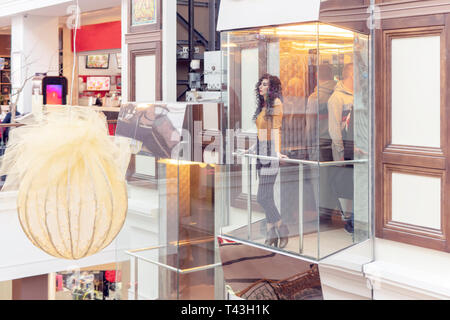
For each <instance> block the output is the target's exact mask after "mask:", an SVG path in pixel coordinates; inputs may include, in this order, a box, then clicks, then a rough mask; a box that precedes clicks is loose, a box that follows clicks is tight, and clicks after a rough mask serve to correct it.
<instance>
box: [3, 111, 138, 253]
mask: <svg viewBox="0 0 450 320" xmlns="http://www.w3.org/2000/svg"><path fill="white" fill-rule="evenodd" d="M113 138H114V137H111V136H109V135H108V131H107V127H106V121H105V117H104V116H103V114H100V113H98V112H95V111H92V110H90V109H88V108H82V107H79V108H76V107H69V108H65V109H64V110H58V111H52V112H49V113H47V114H44V116H43V117H42V119H40V120H39V121H38V123H35V124H32V125H26V126H23V127H20V128H17V129H14V130H13V131H12V132H11V135H10V142H9V144H8V146H7V149H6V153H5V156H4V157H3V161H2V167H1V169H0V174H7V180H6V183H5V189H6V190H14V189H16V190H18V196H17V210H18V214H19V220H20V223H21V226H22V229H23V231H24V232H25V234H26V236H27V237H28V238H29V239H30V240H31V242H32V243H33V244H34V245H35V246H36V247H38V248H40V249H42V250H43V251H45V252H47V253H48V254H50V255H52V256H54V257H58V258H65V259H81V258H83V257H86V256H89V255H92V254H94V253H97V252H99V251H100V250H102V249H103V248H105V247H106V246H108V245H109V244H110V243H111V242H112V241H113V240H114V238H115V237H116V236H117V234H118V233H119V231H120V229H121V228H122V226H123V223H124V221H125V218H126V212H127V204H128V197H127V190H126V181H125V171H126V168H127V165H128V161H129V155H130V153H129V150H128V148H127V145H126V144H121V145H120V146H119V145H118V140H117V139H114V140H113Z"/></svg>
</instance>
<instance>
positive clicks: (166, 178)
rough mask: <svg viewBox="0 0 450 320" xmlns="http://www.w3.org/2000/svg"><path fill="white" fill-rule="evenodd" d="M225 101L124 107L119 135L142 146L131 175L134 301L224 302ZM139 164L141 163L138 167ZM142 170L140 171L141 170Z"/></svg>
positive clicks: (126, 243)
mask: <svg viewBox="0 0 450 320" xmlns="http://www.w3.org/2000/svg"><path fill="white" fill-rule="evenodd" d="M222 113H223V106H222V105H221V104H218V103H205V104H192V103H154V104H141V103H140V104H135V103H130V104H127V105H123V106H122V107H121V111H120V114H119V118H118V125H117V130H116V137H117V136H121V137H127V138H129V139H130V140H129V141H130V143H131V145H133V147H134V148H135V153H136V155H135V163H134V169H133V168H132V167H133V166H130V168H129V172H128V178H127V180H128V192H129V195H128V198H129V210H128V217H127V222H126V226H125V228H126V229H127V231H128V236H127V237H122V238H119V239H118V247H117V252H118V261H128V267H129V272H130V279H131V281H130V289H129V296H128V299H131V300H133V299H135V300H138V299H139V300H140V299H162V300H172V299H183V300H186V299H197V300H198V299H201V300H207V299H223V290H222V291H220V290H218V289H217V288H220V286H221V281H223V277H222V276H220V272H221V263H220V260H219V258H218V254H217V250H216V247H217V240H216V238H215V234H216V233H217V230H216V228H217V226H218V224H217V222H216V221H215V219H216V218H215V215H214V207H215V197H214V196H215V195H214V187H215V185H214V184H215V175H216V163H218V161H217V159H218V158H220V157H221V156H223V152H222V151H221V150H219V149H217V148H216V149H214V148H212V149H211V148H210V149H208V146H210V145H211V144H213V143H212V142H211V140H213V141H214V138H213V137H217V136H218V135H221V132H220V130H222V129H223V126H222V121H223V119H224V117H223V114H222ZM138 167H139V168H138ZM138 169H139V170H138Z"/></svg>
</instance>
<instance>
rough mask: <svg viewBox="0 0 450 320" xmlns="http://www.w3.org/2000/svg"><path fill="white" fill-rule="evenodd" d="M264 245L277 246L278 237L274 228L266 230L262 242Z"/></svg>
mask: <svg viewBox="0 0 450 320" xmlns="http://www.w3.org/2000/svg"><path fill="white" fill-rule="evenodd" d="M264 244H265V245H266V246H274V247H277V246H278V235H277V233H276V231H275V227H272V228H270V229H269V230H267V235H266V241H264Z"/></svg>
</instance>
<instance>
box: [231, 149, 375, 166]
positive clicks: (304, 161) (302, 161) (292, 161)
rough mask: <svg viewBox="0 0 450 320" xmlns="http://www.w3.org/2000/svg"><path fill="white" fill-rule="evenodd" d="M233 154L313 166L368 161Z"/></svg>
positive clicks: (363, 160) (234, 154)
mask: <svg viewBox="0 0 450 320" xmlns="http://www.w3.org/2000/svg"><path fill="white" fill-rule="evenodd" d="M233 156H239V157H248V158H255V159H262V160H271V161H279V162H288V163H296V164H307V165H315V166H319V167H329V166H337V165H348V164H358V163H367V162H368V161H369V160H368V159H357V160H344V161H311V160H301V159H290V158H277V157H269V156H262V155H257V154H250V153H238V152H233Z"/></svg>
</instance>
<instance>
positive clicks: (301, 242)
mask: <svg viewBox="0 0 450 320" xmlns="http://www.w3.org/2000/svg"><path fill="white" fill-rule="evenodd" d="M238 151H240V152H234V153H233V156H238V157H244V163H243V167H245V168H246V170H247V177H246V178H247V179H246V180H247V214H248V217H247V238H248V240H249V241H251V238H252V237H251V235H252V219H253V216H252V212H253V210H252V197H251V194H252V193H251V192H252V181H251V180H252V170H251V166H252V162H251V161H250V159H252V158H253V159H261V160H270V161H279V162H280V163H283V162H284V163H293V164H297V165H299V167H300V169H301V170H300V171H301V172H303V166H304V165H308V166H316V167H330V166H345V165H354V164H363V163H368V159H358V160H345V161H322V162H321V161H311V160H301V159H290V158H282V159H281V158H277V157H270V156H262V155H257V154H249V153H244V152H242V150H238ZM300 192H301V191H300ZM303 227H304V226H303V208H302V206H300V207H299V223H298V234H299V254H302V253H303V246H304V232H303V229H304V228H303ZM242 240H243V239H242Z"/></svg>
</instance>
